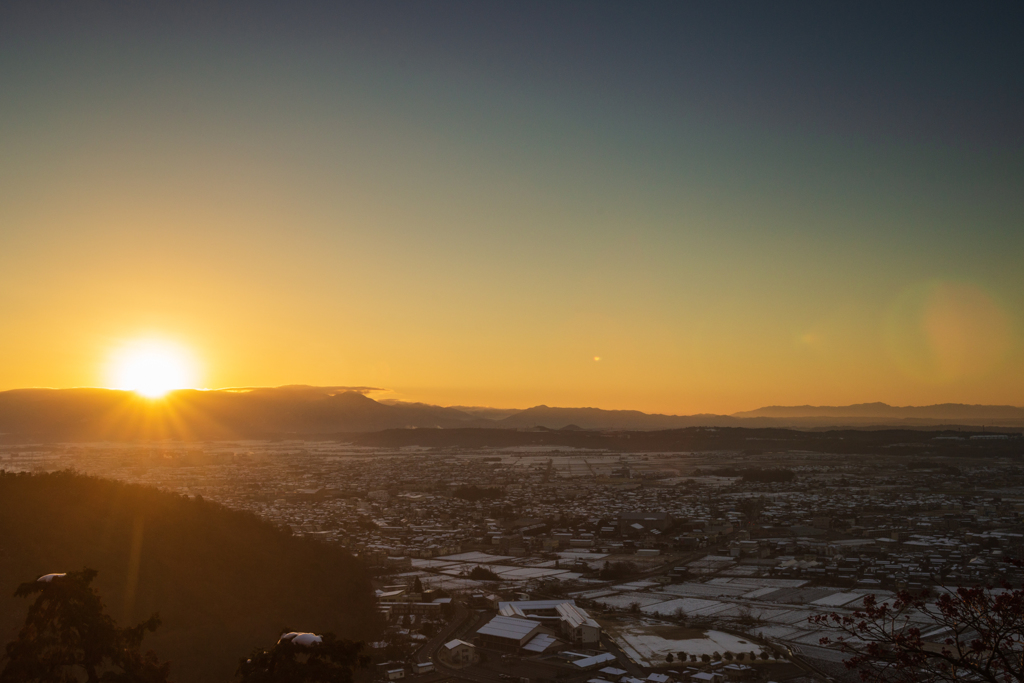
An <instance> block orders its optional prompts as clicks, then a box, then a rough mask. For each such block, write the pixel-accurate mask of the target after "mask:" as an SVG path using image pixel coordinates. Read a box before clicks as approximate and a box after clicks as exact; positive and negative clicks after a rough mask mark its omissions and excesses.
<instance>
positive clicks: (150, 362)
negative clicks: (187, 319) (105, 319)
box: [113, 342, 195, 398]
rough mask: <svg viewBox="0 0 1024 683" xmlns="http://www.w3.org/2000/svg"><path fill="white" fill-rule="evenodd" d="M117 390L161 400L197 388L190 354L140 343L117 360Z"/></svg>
mask: <svg viewBox="0 0 1024 683" xmlns="http://www.w3.org/2000/svg"><path fill="white" fill-rule="evenodd" d="M113 365H114V369H113V375H114V377H113V379H114V384H115V386H116V388H118V389H125V390H128V391H134V392H135V393H137V394H140V395H142V396H146V397H148V398H160V397H161V396H163V395H165V394H166V393H167V392H169V391H173V390H174V389H187V388H191V387H193V386H194V382H195V370H194V366H193V363H192V362H191V359H190V358H189V354H188V353H186V352H185V351H184V350H182V349H180V348H178V347H176V346H174V345H173V344H168V343H165V342H139V343H135V344H131V345H129V346H127V347H126V348H124V349H122V350H121V351H120V352H119V353H118V354H117V355H116V357H115V360H114V364H113Z"/></svg>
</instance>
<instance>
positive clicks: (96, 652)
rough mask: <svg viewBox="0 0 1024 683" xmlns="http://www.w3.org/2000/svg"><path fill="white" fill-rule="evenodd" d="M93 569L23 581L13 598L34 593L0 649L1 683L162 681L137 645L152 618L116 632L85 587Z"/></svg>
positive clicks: (163, 667) (164, 669)
mask: <svg viewBox="0 0 1024 683" xmlns="http://www.w3.org/2000/svg"><path fill="white" fill-rule="evenodd" d="M96 573H97V572H96V570H95V569H83V570H82V571H80V572H69V573H67V574H48V575H46V576H42V577H40V578H38V579H37V580H35V581H30V582H28V583H23V584H21V585H20V586H18V589H17V590H16V591H15V593H14V594H15V596H17V597H29V596H31V595H37V596H38V597H36V600H35V602H34V603H32V605H31V606H29V609H28V615H27V616H26V618H25V625H24V626H22V628H21V630H20V631H19V632H18V637H17V639H16V640H14V641H12V642H10V643H8V644H7V647H6V648H5V651H4V656H3V661H4V662H5V665H4V668H3V671H2V672H0V682H2V683H15V682H17V683H29V682H33V683H35V682H38V683H70V682H72V681H80V680H81V676H82V674H84V675H85V678H86V681H87V682H88V683H163V682H164V681H166V680H167V674H168V672H169V671H170V664H169V663H166V662H164V663H161V662H160V661H159V660H158V659H157V656H156V655H155V654H154V653H153V652H152V651H149V652H146V653H145V654H142V653H141V652H140V647H141V646H142V639H143V637H144V636H145V634H146V631H155V630H156V629H157V627H158V626H159V625H160V617H159V616H158V615H156V614H154V615H153V616H151V617H150V618H149V619H147V620H146V621H144V622H142V623H141V624H138V625H137V626H132V627H129V628H120V627H118V626H117V623H116V622H115V621H114V620H113V618H111V617H110V615H108V614H106V613H104V611H103V601H102V600H101V599H100V596H99V595H98V594H97V593H96V591H95V590H94V589H93V588H92V586H91V585H90V584H91V583H92V580H93V579H94V578H96Z"/></svg>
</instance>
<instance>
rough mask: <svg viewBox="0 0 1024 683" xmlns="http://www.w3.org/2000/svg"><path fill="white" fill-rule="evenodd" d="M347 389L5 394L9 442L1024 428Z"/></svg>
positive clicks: (996, 417) (991, 412)
mask: <svg viewBox="0 0 1024 683" xmlns="http://www.w3.org/2000/svg"><path fill="white" fill-rule="evenodd" d="M364 390H365V389H363V388H359V390H349V389H346V388H344V387H311V386H286V387H276V388H246V389H225V390H216V391H197V390H181V391H175V392H172V393H171V394H169V395H168V396H167V397H165V398H164V399H162V400H159V401H151V400H149V399H145V398H142V397H140V396H137V395H136V394H134V393H132V392H126V391H116V390H112V389H16V390H12V391H5V392H0V438H5V439H7V440H10V439H12V438H13V439H17V440H24V439H45V440H75V441H77V440H90V441H93V440H111V441H120V440H136V439H161V438H169V439H242V438H277V437H289V436H329V435H333V434H342V433H351V432H371V431H380V430H384V429H403V428H419V429H423V428H441V429H453V428H481V429H484V428H486V429H495V428H499V429H538V428H545V429H566V428H569V429H583V430H631V431H651V430H665V429H682V428H687V427H751V428H765V427H787V428H796V429H821V428H825V427H857V428H868V427H901V428H906V427H932V426H938V425H957V426H988V427H1010V428H1016V427H1024V408H1017V407H1014V406H984V405H961V404H942V405H935V406H920V407H916V406H908V407H896V406H890V405H887V404H885V403H864V404H858V405H852V406H771V407H767V408H760V409H758V410H753V411H748V412H742V413H736V414H734V415H711V414H701V415H657V414H648V413H642V412H639V411H636V410H601V409H599V408H551V407H548V406H536V407H533V408H527V409H525V410H510V409H496V408H482V407H458V408H455V407H448V408H445V407H440V406H433V405H428V404H424V403H407V402H401V401H387V402H380V401H375V400H373V399H372V398H370V397H368V396H366V395H365V394H364V393H363V391H364Z"/></svg>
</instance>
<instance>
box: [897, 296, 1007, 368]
mask: <svg viewBox="0 0 1024 683" xmlns="http://www.w3.org/2000/svg"><path fill="white" fill-rule="evenodd" d="M885 342H886V348H887V350H888V352H889V355H890V357H891V358H892V359H893V361H894V362H895V363H896V365H897V366H899V368H900V369H901V370H902V371H903V372H905V373H906V374H908V375H910V376H911V377H914V378H916V379H920V380H924V381H928V382H933V383H946V382H955V381H961V380H969V379H973V378H976V377H981V376H983V375H985V374H987V373H988V372H990V371H991V370H992V369H993V368H994V367H995V366H996V365H997V364H998V363H999V361H1000V360H1002V358H1003V357H1004V356H1005V355H1006V352H1007V350H1009V348H1010V345H1011V330H1010V322H1009V317H1008V316H1007V315H1006V313H1005V312H1004V311H1003V309H1002V308H1001V307H1000V306H999V304H998V303H997V302H996V301H995V299H994V298H993V297H992V296H991V295H990V294H989V293H988V292H986V291H985V290H983V289H982V288H980V287H978V286H976V285H973V284H970V283H961V282H927V283H922V284H919V285H916V286H914V287H911V288H909V289H907V290H905V291H904V292H903V293H902V294H901V295H900V297H899V298H898V299H897V300H896V302H895V303H894V304H893V306H892V308H891V309H890V311H889V315H888V318H887V320H886V326H885Z"/></svg>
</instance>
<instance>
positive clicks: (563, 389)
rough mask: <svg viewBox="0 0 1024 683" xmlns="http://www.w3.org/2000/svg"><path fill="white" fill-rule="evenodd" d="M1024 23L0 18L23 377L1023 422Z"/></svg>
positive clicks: (663, 14)
mask: <svg viewBox="0 0 1024 683" xmlns="http://www.w3.org/2000/svg"><path fill="white" fill-rule="evenodd" d="M1022 12H1024V10H1022V9H1021V8H1020V7H1019V6H1010V5H1007V6H1003V7H998V6H979V5H974V4H971V5H968V4H966V3H965V4H960V5H956V4H934V5H932V6H928V7H924V8H918V7H911V6H901V7H891V6H888V5H883V4H878V5H869V4H866V3H865V4H857V6H855V7H846V8H842V7H819V6H816V5H811V4H807V5H800V4H781V5H778V6H771V7H769V6H763V5H759V4H754V3H750V4H734V5H722V4H716V5H709V6H706V7H694V6H680V5H678V4H676V3H647V4H644V5H641V6H636V5H633V4H628V3H620V4H616V3H563V4H559V5H557V6H554V7H551V6H549V5H548V4H547V3H539V2H537V3H494V4H486V5H484V4H475V3H437V4H427V3H422V4H413V3H390V2H372V3H369V2H367V3H346V4H345V6H344V7H335V6H333V5H331V4H319V3H305V2H297V3H289V4H287V5H286V6H282V5H277V4H274V3H260V2H257V3H226V2H211V3H202V4H201V5H193V6H180V5H177V4H172V3H147V4H145V5H133V4H129V3H123V4H122V3H113V4H109V5H105V6H103V7H97V6H90V7H86V6H78V5H71V4H68V5H49V6H46V7H43V6H40V5H39V4H38V3H28V2H12V3H4V4H3V5H2V6H0V93H2V96H0V332H2V334H0V358H2V359H4V362H2V363H0V391H2V390H6V389H14V388H20V387H39V386H51V387H74V386H115V385H116V384H117V380H116V378H115V377H114V376H115V374H116V373H115V372H114V371H113V370H112V369H111V368H112V367H113V366H115V365H117V364H118V362H119V360H118V359H123V358H124V354H125V353H126V351H125V349H128V348H131V347H132V346H133V345H137V344H139V343H140V340H142V341H145V340H153V341H154V342H159V343H165V344H169V345H172V346H175V347H176V348H180V349H182V350H183V353H184V354H185V355H188V356H190V357H191V358H192V359H193V360H194V367H193V368H192V370H193V371H194V377H192V378H191V379H190V382H191V383H193V384H194V385H196V386H200V387H231V386H280V385H290V384H310V385H321V386H324V385H330V386H336V385H344V386H370V387H385V388H387V389H389V390H390V391H389V393H388V394H387V396H380V397H393V398H398V399H402V400H419V401H424V402H428V403H431V404H438V405H489V406H500V407H517V408H525V407H528V406H531V405H537V404H547V405H551V406H595V407H600V408H607V409H636V410H643V411H646V412H651V413H664V414H678V415H686V414H694V413H703V412H706V413H718V414H729V413H733V412H737V411H743V410H750V409H755V408H758V407H761V406H768V405H807V404H810V405H847V404H853V403H867V402H874V401H884V402H886V403H889V404H891V405H929V404H940V403H967V404H999V405H1017V406H1020V405H1024V346H1022V339H1024V330H1022V322H1024V268H1022V267H1021V262H1022V256H1024V229H1022V226H1024V163H1022V162H1024V126H1022V125H1021V121H1024V45H1022V43H1021V41H1020V40H1019V29H1020V28H1021V26H1022V24H1024V22H1022V18H1024V17H1022ZM122 365H123V364H122ZM168 381H170V380H168Z"/></svg>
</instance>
